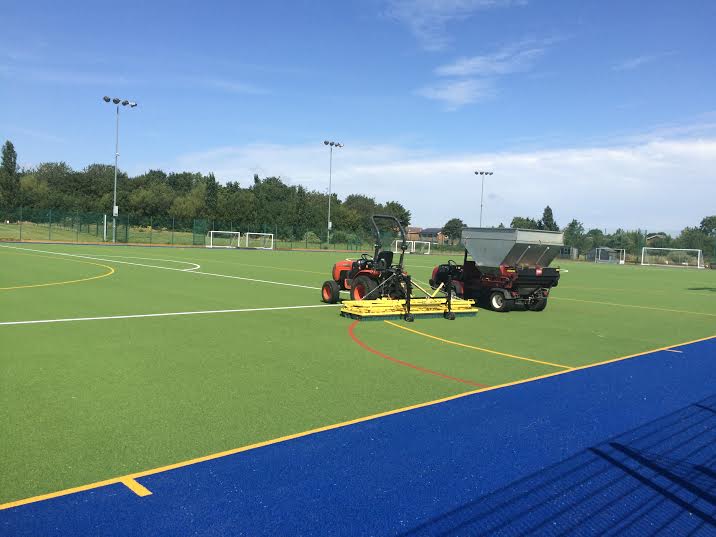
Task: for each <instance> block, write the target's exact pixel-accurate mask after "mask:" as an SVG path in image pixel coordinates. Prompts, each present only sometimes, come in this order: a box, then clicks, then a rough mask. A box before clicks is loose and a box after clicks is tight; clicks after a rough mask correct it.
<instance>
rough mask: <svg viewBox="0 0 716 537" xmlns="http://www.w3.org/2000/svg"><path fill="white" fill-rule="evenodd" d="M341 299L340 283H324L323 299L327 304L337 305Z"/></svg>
mask: <svg viewBox="0 0 716 537" xmlns="http://www.w3.org/2000/svg"><path fill="white" fill-rule="evenodd" d="M340 298H341V288H340V286H339V285H338V283H336V282H334V281H333V280H328V281H326V282H324V283H323V287H321V299H322V300H323V301H324V302H325V303H326V304H335V303H337V302H338V301H339V300H340Z"/></svg>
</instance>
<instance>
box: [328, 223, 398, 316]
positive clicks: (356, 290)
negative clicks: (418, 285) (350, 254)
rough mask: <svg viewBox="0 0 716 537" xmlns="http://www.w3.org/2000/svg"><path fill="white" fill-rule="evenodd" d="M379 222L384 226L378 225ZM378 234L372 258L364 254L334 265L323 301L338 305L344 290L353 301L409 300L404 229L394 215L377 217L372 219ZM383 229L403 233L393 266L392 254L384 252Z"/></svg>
mask: <svg viewBox="0 0 716 537" xmlns="http://www.w3.org/2000/svg"><path fill="white" fill-rule="evenodd" d="M379 222H380V223H381V226H379ZM371 223H372V224H373V231H374V234H375V252H374V253H373V256H372V257H371V256H369V255H368V254H362V255H361V257H360V259H357V260H355V261H354V260H350V259H347V260H345V261H338V262H337V263H336V264H335V265H333V271H332V273H331V276H332V278H333V279H331V280H328V281H326V282H324V284H323V287H322V288H321V297H322V299H323V301H324V302H327V303H329V304H335V303H337V302H338V301H339V300H340V292H341V291H349V292H350V297H351V300H371V299H377V298H386V297H387V298H393V299H402V298H406V297H407V296H408V295H409V294H410V293H409V291H408V289H410V276H408V274H407V273H406V272H405V271H404V270H403V260H404V257H405V250H407V248H408V246H407V243H406V242H405V230H404V229H403V226H402V225H401V224H400V222H399V221H398V219H397V218H395V217H394V216H386V215H374V216H372V217H371ZM380 227H383V228H384V229H385V230H389V231H397V232H399V233H400V236H401V239H402V242H401V243H400V244H401V252H400V258H399V260H398V263H397V264H393V257H394V255H393V252H391V251H390V250H383V249H382V241H381V236H380V234H381V231H380Z"/></svg>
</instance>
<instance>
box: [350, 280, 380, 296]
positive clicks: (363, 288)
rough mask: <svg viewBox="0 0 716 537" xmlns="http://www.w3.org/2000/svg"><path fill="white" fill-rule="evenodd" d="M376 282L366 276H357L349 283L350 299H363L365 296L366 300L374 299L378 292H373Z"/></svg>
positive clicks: (376, 285)
mask: <svg viewBox="0 0 716 537" xmlns="http://www.w3.org/2000/svg"><path fill="white" fill-rule="evenodd" d="M376 287H378V284H377V283H375V281H373V280H371V279H370V278H368V277H367V276H358V277H357V278H356V279H355V280H354V281H353V284H352V285H351V300H363V299H364V298H365V297H366V296H367V297H368V300H374V299H376V298H379V297H378V293H374V292H373V291H374V290H375V288H376Z"/></svg>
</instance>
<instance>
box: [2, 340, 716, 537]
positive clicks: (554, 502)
mask: <svg viewBox="0 0 716 537" xmlns="http://www.w3.org/2000/svg"><path fill="white" fill-rule="evenodd" d="M675 349H676V350H678V351H682V352H680V353H678V352H668V351H661V352H657V353H654V354H650V355H645V356H640V357H637V358H632V359H629V360H624V361H621V362H615V363H611V364H607V365H603V366H599V367H594V368H590V369H584V370H579V371H575V372H572V373H568V374H564V375H559V376H556V377H550V378H546V379H543V380H539V381H534V382H529V383H526V384H520V385H516V386H511V387H507V388H503V389H498V390H494V391H489V392H485V393H480V394H475V395H471V396H467V397H463V398H460V399H455V400H452V401H449V402H445V403H441V404H437V405H433V406H429V407H425V408H421V409H417V410H412V411H409V412H404V413H400V414H395V415H391V416H387V417H383V418H380V419H375V420H371V421H367V422H363V423H359V424H356V425H352V426H348V427H342V428H339V429H334V430H330V431H326V432H322V433H318V434H313V435H309V436H305V437H302V438H298V439H295V440H291V441H287V442H282V443H278V444H273V445H270V446H266V447H263V448H259V449H255V450H251V451H248V452H244V453H239V454H236V455H232V456H228V457H224V458H221V459H216V460H213V461H209V462H204V463H200V464H195V465H192V466H188V467H184V468H180V469H176V470H172V471H169V472H165V473H162V474H156V475H152V476H147V477H143V478H140V479H139V480H138V481H139V482H141V484H142V485H144V486H145V487H147V488H148V489H149V490H150V491H152V493H153V494H152V495H151V496H146V497H139V496H136V495H135V494H134V493H132V492H131V491H130V490H129V489H127V488H126V487H125V486H124V485H111V486H107V487H103V488H100V489H95V490H92V491H87V492H82V493H77V494H73V495H69V496H64V497H60V498H55V499H52V500H47V501H44V502H38V503H34V504H29V505H25V506H21V507H17V508H14V509H10V510H6V511H2V512H0V535H3V536H5V535H8V536H10V535H33V536H35V535H43V536H49V535H121V536H126V535H525V534H544V535H599V536H602V535H640V536H641V535H657V534H663V535H716V520H715V517H716V395H714V393H715V392H716V340H715V339H712V340H708V341H703V342H700V343H694V344H691V345H687V346H683V347H677V348H675Z"/></svg>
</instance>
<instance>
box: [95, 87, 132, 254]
mask: <svg viewBox="0 0 716 537" xmlns="http://www.w3.org/2000/svg"><path fill="white" fill-rule="evenodd" d="M102 100H103V101H104V102H106V103H109V102H112V103H114V104H115V105H116V107H117V115H116V117H117V119H116V123H115V132H114V192H113V195H112V242H117V216H119V208H118V207H117V170H118V168H117V164H118V162H117V161H118V160H119V105H120V104H121V105H122V106H127V105H129V107H130V108H134V107H136V106H137V103H135V102H134V101H128V100H126V99H124V100H122V99H120V98H119V97H114V98H112V99H110V98H109V97H107V96H106V95H105V96H104V97H102Z"/></svg>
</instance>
